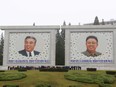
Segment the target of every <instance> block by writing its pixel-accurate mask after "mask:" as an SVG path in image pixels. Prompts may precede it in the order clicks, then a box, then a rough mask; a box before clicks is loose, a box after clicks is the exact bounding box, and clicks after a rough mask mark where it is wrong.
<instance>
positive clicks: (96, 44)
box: [69, 31, 113, 64]
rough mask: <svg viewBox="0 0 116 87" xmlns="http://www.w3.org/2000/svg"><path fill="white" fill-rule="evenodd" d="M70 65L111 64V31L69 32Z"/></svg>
mask: <svg viewBox="0 0 116 87" xmlns="http://www.w3.org/2000/svg"><path fill="white" fill-rule="evenodd" d="M69 61H70V63H72V64H74V63H94V64H95V63H113V32H112V31H87V32H85V31H77V32H73V31H72V32H70V59H69Z"/></svg>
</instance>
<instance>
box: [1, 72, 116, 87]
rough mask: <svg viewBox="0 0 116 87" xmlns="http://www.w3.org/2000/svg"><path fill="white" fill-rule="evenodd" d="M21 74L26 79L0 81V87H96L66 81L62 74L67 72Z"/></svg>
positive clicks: (115, 86) (114, 85)
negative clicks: (42, 85)
mask: <svg viewBox="0 0 116 87" xmlns="http://www.w3.org/2000/svg"><path fill="white" fill-rule="evenodd" d="M6 72H12V73H16V72H18V71H17V70H11V71H6ZM69 72H87V71H79V70H70V71H69ZM0 73H1V72H0ZM21 73H22V72H21ZM23 73H25V74H26V75H27V77H26V78H24V79H21V80H14V81H0V87H2V86H3V85H7V84H16V85H19V86H20V87H35V85H37V84H38V83H39V82H45V83H49V84H52V87H68V86H69V85H81V86H82V87H98V84H87V83H81V82H76V81H70V80H66V79H65V78H64V74H66V73H67V72H39V70H28V71H27V72H23ZM93 73H105V71H97V72H93ZM112 87H116V81H115V83H113V84H112Z"/></svg>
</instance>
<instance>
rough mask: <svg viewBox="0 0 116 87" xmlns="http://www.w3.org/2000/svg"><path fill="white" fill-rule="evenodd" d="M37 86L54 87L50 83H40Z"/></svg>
mask: <svg viewBox="0 0 116 87" xmlns="http://www.w3.org/2000/svg"><path fill="white" fill-rule="evenodd" d="M35 87H52V86H51V85H50V84H47V83H44V82H42V83H38V84H37V85H36V86H35Z"/></svg>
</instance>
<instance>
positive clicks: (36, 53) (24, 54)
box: [19, 50, 40, 57]
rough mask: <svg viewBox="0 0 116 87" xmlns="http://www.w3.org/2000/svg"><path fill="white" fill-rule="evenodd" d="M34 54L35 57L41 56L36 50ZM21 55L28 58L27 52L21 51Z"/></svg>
mask: <svg viewBox="0 0 116 87" xmlns="http://www.w3.org/2000/svg"><path fill="white" fill-rule="evenodd" d="M33 52H34V55H39V53H40V52H38V51H35V50H34V51H33ZM19 54H22V55H23V56H26V57H27V56H28V55H27V52H26V50H20V51H19Z"/></svg>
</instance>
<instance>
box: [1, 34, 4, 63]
mask: <svg viewBox="0 0 116 87" xmlns="http://www.w3.org/2000/svg"><path fill="white" fill-rule="evenodd" d="M3 46H4V37H3V33H2V34H1V40H0V65H2V64H3Z"/></svg>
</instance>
